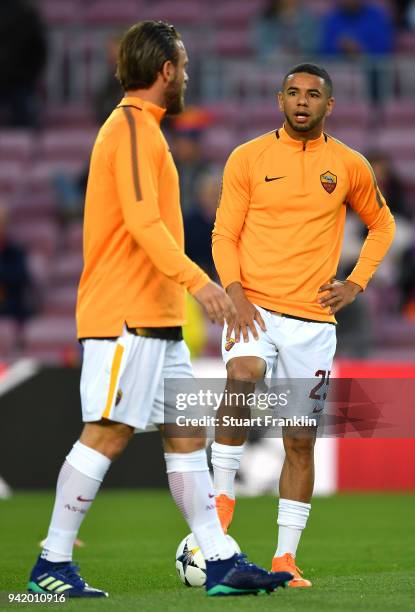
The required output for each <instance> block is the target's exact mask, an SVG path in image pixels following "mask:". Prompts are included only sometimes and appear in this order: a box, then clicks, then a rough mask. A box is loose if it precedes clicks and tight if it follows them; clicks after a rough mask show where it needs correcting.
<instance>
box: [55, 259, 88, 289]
mask: <svg viewBox="0 0 415 612" xmlns="http://www.w3.org/2000/svg"><path fill="white" fill-rule="evenodd" d="M82 265H83V258H82V253H65V254H64V255H62V256H61V257H58V258H57V259H56V260H55V261H54V262H53V263H52V265H51V271H50V283H51V285H52V286H54V287H57V286H62V285H69V284H74V285H77V284H78V282H79V279H80V276H81V272H82Z"/></svg>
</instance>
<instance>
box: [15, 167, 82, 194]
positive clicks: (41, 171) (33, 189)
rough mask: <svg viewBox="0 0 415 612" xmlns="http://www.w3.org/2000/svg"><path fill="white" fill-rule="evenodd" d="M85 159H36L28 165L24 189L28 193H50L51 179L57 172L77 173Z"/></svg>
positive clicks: (74, 174) (73, 174)
mask: <svg viewBox="0 0 415 612" xmlns="http://www.w3.org/2000/svg"><path fill="white" fill-rule="evenodd" d="M85 162H86V160H85V159H72V160H66V161H64V160H61V159H60V158H56V159H49V160H44V161H38V162H36V163H34V164H33V165H31V166H30V168H29V169H28V171H27V172H26V174H25V176H24V183H25V187H26V189H27V190H28V191H29V192H30V193H37V194H40V193H42V194H50V193H51V190H52V180H53V178H54V177H55V176H56V175H57V174H61V173H64V174H67V175H72V176H77V175H79V174H80V173H81V172H82V170H83V168H84V166H85Z"/></svg>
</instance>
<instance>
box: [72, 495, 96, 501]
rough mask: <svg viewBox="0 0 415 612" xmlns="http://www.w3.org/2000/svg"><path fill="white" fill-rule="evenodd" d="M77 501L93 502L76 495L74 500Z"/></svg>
mask: <svg viewBox="0 0 415 612" xmlns="http://www.w3.org/2000/svg"><path fill="white" fill-rule="evenodd" d="M76 499H77V500H78V501H80V502H92V501H94V500H93V499H84V498H83V497H81V496H80V495H78V497H77V498H76Z"/></svg>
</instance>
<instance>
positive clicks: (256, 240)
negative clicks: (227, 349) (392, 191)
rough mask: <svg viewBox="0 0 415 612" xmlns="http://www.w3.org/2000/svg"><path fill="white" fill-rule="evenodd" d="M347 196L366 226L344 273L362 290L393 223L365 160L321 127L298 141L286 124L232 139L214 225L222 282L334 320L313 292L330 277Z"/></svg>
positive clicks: (272, 305)
mask: <svg viewBox="0 0 415 612" xmlns="http://www.w3.org/2000/svg"><path fill="white" fill-rule="evenodd" d="M347 204H349V205H350V206H351V207H352V208H353V209H354V210H355V211H356V212H357V214H358V215H359V217H360V218H361V219H362V221H363V222H364V223H365V224H366V226H367V227H368V229H369V232H368V235H367V238H366V240H365V242H364V244H363V248H362V251H361V253H360V257H359V259H358V262H357V264H356V267H355V268H354V270H353V272H352V273H351V275H350V276H349V280H351V281H353V282H354V283H357V284H358V285H360V286H361V287H362V288H363V289H364V288H365V287H366V285H367V283H368V281H369V279H370V278H371V277H372V275H373V273H374V272H375V270H376V268H377V267H378V265H379V263H380V262H381V260H382V259H383V257H384V255H385V254H386V252H387V250H388V248H389V246H390V244H391V242H392V240H393V235H394V229H395V224H394V220H393V216H392V215H391V212H390V210H389V208H388V206H387V204H386V202H385V200H384V198H383V196H382V194H381V193H380V191H379V188H378V186H377V184H376V179H375V176H374V174H373V170H372V169H371V167H370V165H369V163H368V162H367V161H366V159H365V158H364V157H363V156H362V155H360V154H359V153H357V152H356V151H353V150H352V149H350V148H349V147H347V146H346V145H344V144H343V143H341V142H339V141H338V140H335V139H334V138H332V137H330V136H328V135H326V134H321V136H320V137H319V138H317V139H316V140H310V141H308V142H306V143H303V142H301V141H298V140H294V139H292V138H291V137H290V136H289V135H288V133H287V132H286V130H285V129H284V127H283V128H281V129H279V130H277V131H273V132H269V133H267V134H264V135H263V136H260V137H258V138H255V139H254V140H251V141H249V142H247V143H245V144H243V145H241V146H240V147H237V148H236V149H235V150H234V151H233V152H232V153H231V155H230V157H229V159H228V161H227V163H226V166H225V171H224V176H223V185H222V194H221V198H220V202H219V207H218V210H217V214H216V222H215V227H214V230H213V257H214V261H215V265H216V269H217V271H218V274H219V276H220V279H221V281H222V284H223V286H224V287H225V288H226V287H228V286H229V285H230V284H231V283H233V282H235V281H239V282H240V283H241V284H242V286H243V288H244V290H245V293H246V295H247V297H248V298H249V299H250V300H251V301H252V302H253V303H255V304H258V305H259V306H262V307H263V308H268V309H270V310H275V311H278V312H282V313H285V314H290V315H293V316H298V317H302V318H307V319H311V320H316V321H330V322H335V318H334V316H333V315H330V314H329V312H328V308H325V309H323V308H322V306H321V305H320V304H319V303H318V301H317V300H318V298H319V297H320V296H319V295H318V290H319V288H320V287H321V285H323V284H324V283H327V282H329V281H330V279H331V278H332V277H334V276H335V273H336V270H337V266H338V262H339V258H340V252H341V246H342V241H343V234H344V223H345V217H346V205H347Z"/></svg>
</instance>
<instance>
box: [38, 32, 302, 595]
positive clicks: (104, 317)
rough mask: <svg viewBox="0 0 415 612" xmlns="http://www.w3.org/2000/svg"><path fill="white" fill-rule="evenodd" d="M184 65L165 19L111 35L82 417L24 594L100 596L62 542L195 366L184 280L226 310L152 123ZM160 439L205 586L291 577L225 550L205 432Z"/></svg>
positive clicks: (87, 281) (208, 303) (171, 108)
mask: <svg viewBox="0 0 415 612" xmlns="http://www.w3.org/2000/svg"><path fill="white" fill-rule="evenodd" d="M186 64H187V55H186V50H185V47H184V45H183V42H182V41H181V38H180V36H179V34H178V33H177V31H176V30H175V29H174V27H173V26H170V25H168V24H165V23H162V22H153V21H146V22H140V23H138V24H136V25H135V26H133V27H132V28H130V29H129V30H128V31H127V32H126V34H125V35H124V37H123V39H122V41H121V44H120V50H119V58H118V70H117V74H118V78H119V80H120V82H121V85H122V87H123V88H124V90H125V97H124V98H123V99H122V101H121V102H120V104H119V105H118V106H117V107H116V108H115V110H114V111H113V113H112V114H111V115H110V117H109V118H108V120H107V121H106V122H105V123H104V125H103V127H102V128H101V130H100V131H99V134H98V137H97V140H96V142H95V146H94V149H93V152H92V158H91V165H90V171H89V178H88V188H87V195H86V206H85V219H84V269H83V273H82V277H81V281H80V285H79V292H78V304H77V325H78V337H79V339H80V340H82V343H83V347H84V359H83V365H82V375H81V401H82V415H83V420H84V422H85V425H84V428H83V431H82V433H81V436H80V439H79V440H78V441H77V442H76V443H75V445H74V446H73V448H72V449H71V451H70V452H69V454H68V455H67V457H66V461H65V462H64V464H63V467H62V469H61V472H60V474H59V478H58V484H57V491H56V500H55V506H54V509H53V514H52V519H51V523H50V527H49V532H48V536H47V539H46V542H45V545H44V549H43V551H42V553H41V554H40V556H39V559H38V560H37V562H36V564H35V566H34V568H33V570H32V573H31V576H30V579H29V585H28V588H29V590H30V591H33V592H37V593H53V594H61V593H65V594H66V595H68V596H69V597H103V596H106V593H105V592H104V591H102V590H99V589H95V588H92V587H90V586H88V585H87V584H86V583H85V581H84V580H83V579H82V578H81V576H80V575H79V573H78V568H77V566H75V565H73V564H72V547H73V543H74V540H75V538H76V536H77V533H78V530H79V528H80V526H81V523H82V520H83V519H84V517H85V514H86V512H87V511H88V509H89V507H90V506H91V503H92V502H93V500H94V499H95V496H96V494H97V492H98V490H99V487H100V485H101V482H102V481H103V479H104V477H105V474H106V472H107V470H108V468H109V467H110V465H111V463H112V461H113V460H115V459H116V458H117V457H118V456H119V455H120V453H122V451H123V450H124V448H125V447H126V445H127V443H128V441H129V439H130V438H131V436H132V435H133V433H134V430H135V429H146V427H147V425H149V424H150V423H153V424H156V425H158V426H159V427H160V429H161V432H162V434H163V433H164V430H163V420H164V401H163V400H164V396H163V379H164V378H169V377H172V378H186V377H191V376H192V375H193V372H192V367H191V364H190V359H189V351H188V349H187V347H186V345H185V343H184V341H183V337H182V328H181V326H182V325H183V323H184V322H185V290H186V289H187V290H188V291H190V292H191V293H192V294H193V295H194V297H195V298H196V299H197V300H198V301H199V302H200V303H201V304H202V306H204V307H205V309H206V311H207V313H208V315H209V317H210V318H211V319H212V320H213V321H216V322H218V323H223V322H224V320H227V321H228V322H229V323H231V322H232V319H233V315H234V308H233V306H232V302H231V300H230V299H229V298H228V296H227V295H226V294H225V292H224V291H223V290H222V289H221V288H220V287H219V286H218V285H216V284H215V283H213V282H212V281H211V280H210V279H209V277H208V276H207V275H206V274H205V273H204V272H203V271H202V270H201V269H200V268H199V267H198V266H197V265H196V264H195V263H194V262H192V261H191V260H190V259H189V258H188V257H187V256H186V255H185V253H184V250H183V224H182V216H181V211H180V202H179V188H178V176H177V171H176V168H175V166H174V162H173V160H172V157H171V153H170V151H169V148H168V146H167V143H166V141H165V139H164V136H163V134H162V132H161V130H160V121H161V119H162V117H163V115H164V114H165V113H166V112H167V113H169V114H173V115H174V114H177V113H179V112H180V111H181V110H182V109H183V104H184V102H183V96H184V89H185V86H186V81H187V75H186ZM163 438H164V451H165V454H164V457H165V460H166V467H167V474H168V479H169V485H170V490H171V493H172V496H173V498H174V500H175V501H176V503H177V505H178V506H179V508H180V510H181V511H182V513H183V515H184V517H185V518H186V520H187V522H188V524H189V527H190V528H191V530H192V531H193V533H194V534H195V536H196V539H197V541H198V544H199V546H200V548H201V550H202V553H203V555H204V557H205V559H206V567H207V578H206V589H207V593H208V595H235V594H237V595H245V594H248V593H258V592H260V591H272V590H274V589H275V588H276V587H277V586H279V585H281V584H283V583H284V582H285V581H287V579H290V578H291V574H289V573H278V574H273V573H270V572H266V571H265V570H263V569H262V568H259V567H257V566H255V565H253V564H250V563H248V562H247V561H246V560H245V558H244V556H243V555H237V554H234V551H233V549H232V546H231V545H230V543H229V541H228V540H227V539H226V537H225V535H224V533H223V531H222V529H221V526H220V523H219V519H218V516H217V513H216V507H215V500H214V493H213V487H212V482H211V479H210V475H209V471H208V466H207V460H206V452H205V440H204V438H203V437H202V436H200V435H199V437H196V436H195V437H189V438H172V437H167V436H164V437H163ZM136 537H137V543H138V544H139V537H140V536H139V533H137V536H136Z"/></svg>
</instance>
